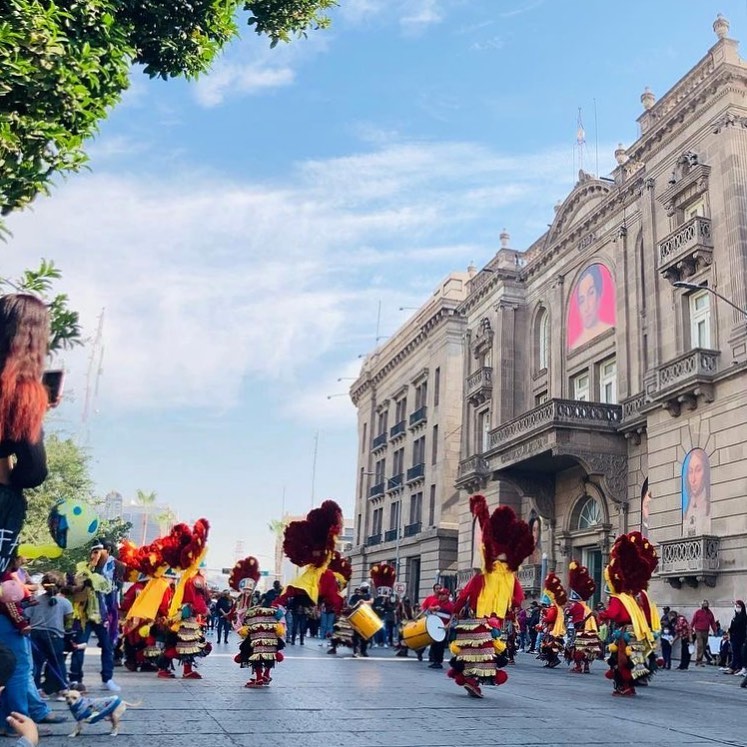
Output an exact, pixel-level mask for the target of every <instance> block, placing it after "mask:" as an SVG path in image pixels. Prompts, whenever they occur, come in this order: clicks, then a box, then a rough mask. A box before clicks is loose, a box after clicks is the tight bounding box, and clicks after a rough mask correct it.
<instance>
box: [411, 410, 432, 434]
mask: <svg viewBox="0 0 747 747" xmlns="http://www.w3.org/2000/svg"><path fill="white" fill-rule="evenodd" d="M427 419H428V408H427V407H426V406H425V405H423V406H422V407H418V409H417V410H415V412H412V413H410V429H411V430H415V429H416V428H419V427H420V426H421V425H425V423H426V421H427Z"/></svg>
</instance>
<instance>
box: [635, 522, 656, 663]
mask: <svg viewBox="0 0 747 747" xmlns="http://www.w3.org/2000/svg"><path fill="white" fill-rule="evenodd" d="M629 537H630V538H631V540H633V542H634V543H635V545H636V547H637V548H638V552H639V554H640V555H641V557H642V558H643V559H644V560H645V561H646V563H647V565H648V569H649V578H650V576H651V575H653V573H654V571H655V570H656V566H658V565H659V555H658V553H657V552H656V548H655V547H654V546H653V545H652V544H651V543H650V542H649V541H648V539H647V538H646V537H644V536H643V535H642V534H641V533H640V532H630V534H629ZM636 601H637V602H638V606H639V607H640V608H641V609H642V610H643V614H644V615H645V616H646V622H647V623H648V626H649V628H651V632H652V633H653V634H654V640H655V641H658V640H659V638H660V637H661V615H660V614H659V609H658V607H657V606H656V603H655V602H654V600H653V599H651V596H650V594H649V593H648V581H647V582H646V586H645V587H644V588H643V589H641V590H640V592H638V595H637V596H636ZM662 664H663V662H660V660H659V659H657V657H656V651H655V649H654V650H652V651H651V652H649V655H648V660H647V665H648V669H649V672H650V673H651V674H654V672H656V670H657V669H658V668H659V667H660V666H662Z"/></svg>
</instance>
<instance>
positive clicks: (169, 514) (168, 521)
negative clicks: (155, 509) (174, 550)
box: [155, 508, 176, 534]
mask: <svg viewBox="0 0 747 747" xmlns="http://www.w3.org/2000/svg"><path fill="white" fill-rule="evenodd" d="M155 520H156V521H157V522H158V526H159V528H160V530H161V534H166V533H167V532H168V531H169V530H170V529H171V527H173V526H174V524H176V513H175V512H174V511H172V510H171V509H170V508H167V509H165V510H164V511H162V512H161V513H160V514H158V516H156V517H155Z"/></svg>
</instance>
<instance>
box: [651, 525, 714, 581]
mask: <svg viewBox="0 0 747 747" xmlns="http://www.w3.org/2000/svg"><path fill="white" fill-rule="evenodd" d="M719 544H720V539H719V538H718V537H713V536H711V535H705V534H704V535H700V536H698V537H684V538H680V539H673V540H663V541H662V542H660V543H659V568H658V572H659V576H661V577H662V578H664V579H666V580H667V581H668V582H669V583H670V584H671V585H672V586H674V587H675V588H680V586H682V584H683V583H687V584H688V585H690V586H697V585H698V582H703V583H705V584H706V585H707V586H714V585H715V583H716V576H717V575H718V572H719V565H720V558H719Z"/></svg>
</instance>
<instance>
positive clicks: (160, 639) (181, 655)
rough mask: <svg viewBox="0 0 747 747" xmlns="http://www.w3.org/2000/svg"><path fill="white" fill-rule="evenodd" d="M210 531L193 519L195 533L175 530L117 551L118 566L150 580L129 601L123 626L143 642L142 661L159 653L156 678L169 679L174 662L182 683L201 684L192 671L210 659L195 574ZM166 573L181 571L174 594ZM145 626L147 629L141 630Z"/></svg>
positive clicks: (203, 591)
mask: <svg viewBox="0 0 747 747" xmlns="http://www.w3.org/2000/svg"><path fill="white" fill-rule="evenodd" d="M209 528H210V525H209V524H208V522H207V520H206V519H198V520H197V521H196V522H195V524H194V527H189V526H187V525H186V524H177V525H176V526H174V527H172V529H171V531H170V532H169V534H168V535H166V536H165V537H159V538H158V539H156V540H154V541H153V542H152V543H151V544H150V545H146V546H144V547H137V546H136V545H134V544H133V543H132V542H125V543H124V544H123V545H122V546H121V547H120V550H119V558H120V561H121V562H122V563H124V564H125V565H126V566H127V567H128V568H129V569H131V570H132V571H137V572H138V573H141V574H143V575H144V576H147V577H148V578H149V581H148V582H147V583H146V584H145V586H144V587H143V588H142V589H141V590H140V592H139V593H138V594H137V596H136V598H135V599H134V600H133V602H132V605H131V606H130V608H129V610H128V612H127V618H126V622H125V626H126V628H128V629H129V630H130V632H131V630H132V628H134V626H135V625H137V627H138V631H139V634H140V635H142V637H144V638H145V639H146V647H145V649H144V651H143V655H144V656H145V657H148V658H153V654H154V653H155V652H156V651H159V654H160V655H158V668H159V672H158V676H159V677H172V676H173V673H172V671H171V669H172V664H171V662H172V661H173V659H179V661H181V663H182V665H183V667H184V671H183V675H182V677H183V678H184V679H201V677H200V675H199V674H198V673H197V672H196V671H195V670H194V664H195V659H196V658H197V657H201V656H207V654H209V653H210V650H211V647H210V644H209V643H206V641H205V637H204V635H203V629H202V623H203V620H202V618H203V616H204V615H205V614H206V613H207V604H206V599H207V588H206V585H205V580H204V578H203V577H202V576H201V575H200V574H199V566H200V563H201V562H202V559H203V558H204V556H205V553H206V552H207V536H208V530H209ZM169 569H172V570H173V571H176V570H180V571H182V575H181V578H180V580H179V583H178V584H177V585H176V587H175V588H173V589H172V588H171V579H169V578H167V577H166V572H167V571H168V570H169ZM146 626H150V627H151V629H150V630H146V629H145V627H146ZM159 643H160V644H161V645H160V646H159V645H158V644H159Z"/></svg>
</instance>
